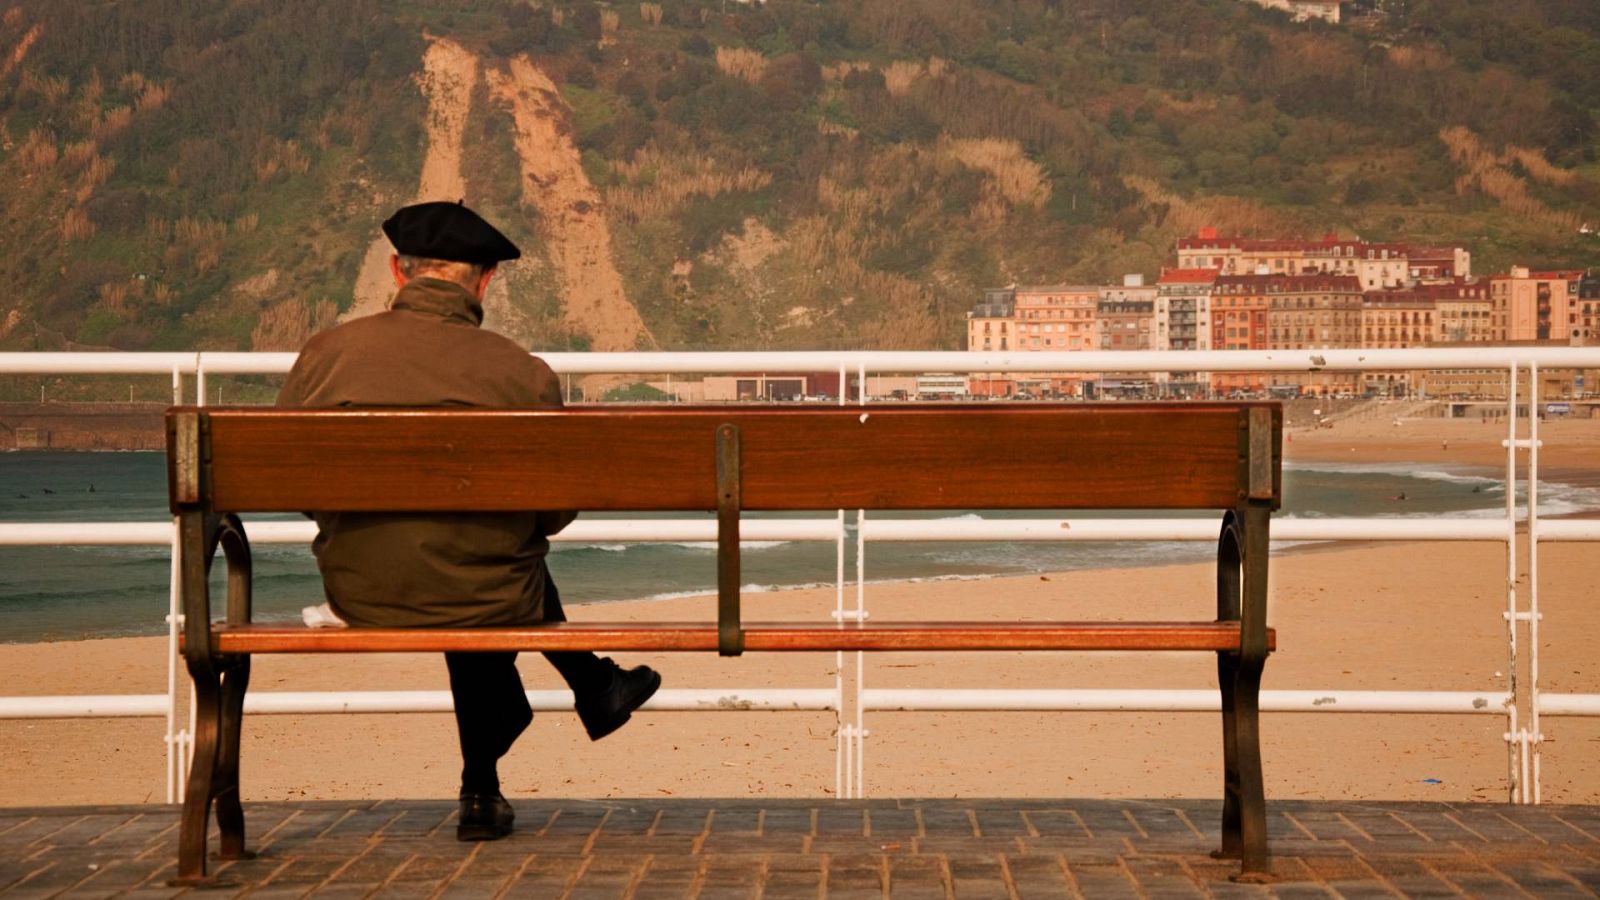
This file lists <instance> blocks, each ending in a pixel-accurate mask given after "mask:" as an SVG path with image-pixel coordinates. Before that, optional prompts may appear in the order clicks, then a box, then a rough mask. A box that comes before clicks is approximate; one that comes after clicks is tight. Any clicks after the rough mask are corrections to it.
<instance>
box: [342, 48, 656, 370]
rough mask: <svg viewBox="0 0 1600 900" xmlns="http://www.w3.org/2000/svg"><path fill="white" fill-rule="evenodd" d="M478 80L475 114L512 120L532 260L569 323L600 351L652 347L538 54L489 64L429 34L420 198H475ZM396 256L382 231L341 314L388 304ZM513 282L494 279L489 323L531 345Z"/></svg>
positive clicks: (565, 111)
mask: <svg viewBox="0 0 1600 900" xmlns="http://www.w3.org/2000/svg"><path fill="white" fill-rule="evenodd" d="M480 78H484V79H486V80H487V82H488V85H489V88H490V95H491V96H492V98H493V99H494V101H495V103H494V107H495V108H493V109H480V110H477V111H476V112H477V114H479V115H509V116H510V117H511V119H512V123H513V129H514V131H513V133H514V141H513V143H514V146H515V149H516V152H517V157H518V166H519V174H520V176H521V182H522V183H521V189H520V190H521V198H522V203H523V205H524V206H525V207H526V208H527V209H528V210H529V211H530V212H531V213H532V214H533V215H534V216H535V217H536V218H537V220H538V222H539V223H540V232H539V235H538V237H539V240H540V242H541V247H540V248H538V249H539V251H540V253H539V254H534V253H530V254H529V257H536V256H538V255H542V256H543V257H544V258H545V259H547V260H548V261H549V264H550V266H551V267H552V268H553V270H554V271H553V273H552V274H553V276H554V282H555V284H556V285H557V287H558V290H559V292H560V301H561V309H562V324H563V326H564V327H565V328H566V329H567V330H568V331H569V332H570V333H572V334H578V335H584V336H586V337H587V338H588V340H589V346H590V348H591V349H593V350H599V351H610V350H634V349H639V348H641V347H653V346H654V345H655V342H654V340H653V339H652V338H651V336H650V333H649V330H648V329H646V328H645V325H644V321H643V320H642V319H641V318H640V316H639V312H638V310H637V309H635V308H634V306H633V304H632V303H631V302H629V300H628V298H627V295H626V293H625V291H624V289H623V285H622V276H621V275H620V274H619V273H618V271H617V268H616V265H615V264H614V263H613V261H612V250H611V230H610V226H609V225H608V223H607V222H606V217H605V212H604V208H603V206H602V203H601V199H600V194H599V192H598V191H597V190H596V189H595V187H594V185H593V184H591V183H590V182H589V178H588V176H587V175H586V174H585V173H584V171H583V165H582V162H581V157H580V154H579V151H578V148H577V145H576V144H575V143H574V142H573V139H572V133H573V130H572V127H571V116H572V113H571V110H570V109H569V108H568V107H567V105H566V103H565V102H564V101H563V100H562V99H561V96H560V93H559V92H558V91H557V89H556V86H555V84H554V82H552V81H551V80H550V78H549V77H548V76H546V75H545V74H544V73H543V72H541V71H540V70H539V68H538V67H537V66H536V65H534V63H533V62H532V61H531V60H529V59H527V58H526V57H517V58H516V59H513V60H512V61H511V62H510V63H509V65H507V66H506V67H504V68H493V69H489V70H487V71H485V70H484V67H483V65H482V64H481V62H480V60H479V59H478V57H477V56H476V55H474V54H473V53H472V52H471V51H469V50H467V49H466V48H464V47H462V46H461V45H460V44H457V43H455V42H453V41H450V40H447V39H444V38H433V39H431V42H430V44H429V47H428V51H427V53H426V55H425V56H424V57H423V74H422V75H421V77H419V78H418V86H419V88H420V89H421V91H422V93H423V96H424V97H426V99H427V102H428V118H427V123H426V125H427V138H428V147H427V152H426V154H425V156H424V158H423V163H422V171H421V173H420V176H419V179H418V185H417V192H416V195H415V197H414V202H421V201H428V200H460V199H463V198H466V197H467V186H466V179H465V178H464V176H463V173H462V143H463V135H464V134H465V132H466V128H467V122H468V120H469V118H470V116H471V115H472V114H473V113H474V109H473V102H472V101H473V94H474V90H475V89H476V87H477V85H478V82H479V79H480ZM469 199H470V198H469ZM531 249H533V248H525V250H531ZM391 253H393V248H392V247H390V245H389V242H388V240H387V239H385V238H384V237H382V236H381V235H379V236H377V237H375V238H374V240H373V242H372V244H371V245H370V246H369V247H368V248H367V252H366V255H365V257H364V258H363V260H362V264H361V271H360V273H359V274H358V275H357V278H356V285H355V303H354V305H353V306H352V307H351V308H350V310H349V311H348V312H346V313H345V315H344V316H343V318H345V319H350V318H354V317H357V316H363V315H369V314H371V313H374V312H378V311H381V310H383V309H384V308H385V307H386V306H387V304H388V302H389V298H390V297H391V296H392V295H393V293H394V282H393V280H392V278H391V277H390V274H389V255H390V254H391ZM538 264H539V263H538V261H537V259H535V258H526V259H525V260H524V261H519V262H518V263H517V264H514V265H512V266H508V267H507V269H508V270H509V271H508V272H507V275H508V276H511V275H512V273H513V272H515V271H516V270H518V269H524V268H528V267H533V266H537V265H538ZM514 285H515V278H514V277H502V278H497V279H495V280H494V281H492V282H490V286H489V294H488V296H487V297H485V298H484V316H485V323H484V324H485V325H486V326H487V327H489V328H493V329H495V330H496V331H500V332H502V333H504V334H507V335H508V336H510V337H511V338H512V339H514V340H517V341H519V342H521V343H524V344H531V343H533V342H535V341H538V340H539V339H540V338H541V337H542V336H541V335H538V334H534V333H532V331H533V330H534V325H533V318H532V317H530V316H528V315H527V314H525V313H524V312H523V310H522V308H521V305H520V304H519V302H518V298H517V297H515V296H513V294H514V293H515V287H514Z"/></svg>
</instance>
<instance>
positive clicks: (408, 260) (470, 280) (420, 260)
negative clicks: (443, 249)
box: [399, 253, 489, 288]
mask: <svg viewBox="0 0 1600 900" xmlns="http://www.w3.org/2000/svg"><path fill="white" fill-rule="evenodd" d="M399 256H400V271H401V272H402V273H404V274H405V276H406V277H407V278H420V277H424V276H426V277H428V278H441V279H443V280H445V281H453V282H455V283H457V284H460V285H463V286H465V287H468V288H476V287H477V286H478V279H479V278H482V277H483V273H484V271H485V270H487V269H488V268H489V267H488V266H484V265H481V264H479V263H469V262H459V261H457V260H453V259H430V258H428V257H426V256H408V255H407V254H404V253H401V254H399Z"/></svg>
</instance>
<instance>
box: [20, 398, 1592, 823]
mask: <svg viewBox="0 0 1600 900" xmlns="http://www.w3.org/2000/svg"><path fill="white" fill-rule="evenodd" d="M1524 427H1526V425H1525V424H1524ZM1504 437H1505V425H1504V423H1503V422H1502V423H1499V424H1493V425H1490V424H1484V423H1481V422H1479V421H1478V420H1476V419H1473V420H1470V421H1469V420H1449V421H1446V420H1440V419H1407V420H1402V421H1401V423H1400V424H1399V425H1396V424H1394V423H1393V421H1391V420H1389V419H1387V418H1383V417H1380V416H1377V415H1372V416H1364V417H1361V418H1360V419H1352V420H1349V421H1346V422H1340V423H1337V424H1336V425H1335V426H1334V427H1332V428H1321V429H1314V430H1298V431H1294V432H1292V433H1291V436H1290V438H1289V441H1288V443H1287V444H1286V448H1285V449H1286V456H1287V457H1288V459H1289V460H1290V461H1291V462H1293V461H1302V462H1304V461H1340V462H1360V463H1383V462H1390V463H1393V462H1406V463H1429V464H1439V465H1445V466H1452V467H1473V468H1479V469H1496V470H1498V471H1501V472H1503V470H1504V465H1505V451H1504V449H1503V448H1501V446H1500V440H1501V439H1502V438H1504ZM1540 437H1541V439H1542V440H1543V441H1544V442H1545V446H1544V448H1543V450H1542V455H1541V471H1542V473H1543V476H1544V477H1545V478H1547V479H1555V480H1565V481H1569V482H1575V483H1584V484H1600V420H1572V421H1551V422H1545V423H1542V424H1541V427H1540ZM1525 569H1526V567H1525V566H1523V567H1522V570H1523V571H1525ZM1540 571H1541V579H1540V602H1541V611H1542V612H1543V615H1544V618H1543V622H1542V623H1541V634H1540V644H1541V647H1542V653H1543V656H1542V657H1541V660H1542V666H1541V673H1540V686H1541V688H1542V689H1543V690H1545V691H1553V692H1573V693H1597V692H1600V660H1597V659H1596V655H1595V654H1594V653H1593V646H1594V642H1595V636H1596V635H1600V604H1596V603H1595V602H1594V600H1595V585H1596V579H1595V576H1594V574H1593V573H1595V572H1597V571H1600V546H1596V545H1593V544H1551V545H1542V546H1541V549H1540ZM1212 583H1213V573H1212V569H1211V567H1210V565H1209V564H1206V565H1181V566H1167V567H1156V568H1143V569H1136V570H1089V571H1079V572H1072V573H1066V574H1059V575H1046V576H1026V577H1009V578H992V579H982V580H971V581H940V582H931V583H883V584H872V585H869V588H868V592H867V606H868V608H869V609H870V610H871V612H872V615H873V618H874V620H877V621H884V620H893V619H959V618H971V617H976V616H990V615H992V616H994V617H995V618H1000V619H1022V620H1028V619H1049V618H1062V619H1075V618H1083V619H1090V618H1106V619H1118V618H1125V619H1143V618H1161V617H1174V618H1184V617H1189V618H1195V619H1201V618H1207V617H1209V615H1210V614H1211V610H1212V604H1213V602H1214V601H1213V598H1212V595H1211V584H1212ZM1518 591H1519V595H1520V596H1522V597H1523V598H1524V600H1523V602H1526V595H1527V580H1526V577H1525V576H1524V577H1523V578H1522V579H1521V581H1520V583H1519V584H1518ZM1271 597H1272V599H1271V603H1272V608H1271V619H1272V624H1273V625H1274V626H1275V627H1276V628H1277V629H1278V646H1279V650H1278V652H1277V653H1276V654H1274V656H1273V658H1272V659H1271V660H1270V661H1269V662H1268V665H1267V677H1266V684H1265V687H1266V688H1267V689H1268V690H1273V689H1287V690H1314V689H1347V690H1408V689H1414V690H1452V691H1483V692H1486V693H1499V692H1503V691H1504V688H1505V676H1504V672H1505V670H1506V668H1507V648H1506V625H1505V622H1504V621H1503V618H1502V613H1503V612H1504V610H1505V605H1506V591H1505V554H1504V551H1503V548H1502V547H1501V546H1499V545H1495V544H1482V543H1428V544H1408V545H1402V544H1386V545H1356V544H1346V545H1321V546H1315V547H1310V548H1297V549H1295V550H1292V551H1290V552H1285V553H1283V554H1281V555H1279V556H1277V557H1275V559H1274V562H1273V575H1272V585H1271ZM833 600H834V594H833V590H832V589H831V588H829V589H823V590H799V591H785V592H775V593H768V594H756V595H751V596H750V597H748V598H747V599H746V615H747V616H748V617H750V618H752V619H785V618H814V619H819V620H825V619H826V617H827V614H828V611H829V610H831V609H832V607H833ZM713 610H714V600H713V599H712V598H710V597H689V598H677V599H672V600H663V601H649V602H643V601H641V602H630V603H614V604H605V605H601V606H587V607H581V608H579V609H577V610H576V611H575V614H574V617H575V618H581V619H585V620H605V619H647V620H649V619H654V620H667V619H703V618H709V617H710V616H712V615H713ZM164 647H165V639H164V638H129V639H115V640H93V641H77V642H62V643H50V644H32V645H9V646H5V647H3V648H0V683H4V684H5V685H6V689H5V692H6V693H8V694H13V695H42V694H66V693H158V692H160V691H162V690H163V689H164V687H165V683H166V669H165V662H164V659H163V652H164ZM625 661H626V662H627V663H630V664H632V663H637V662H649V663H650V664H652V665H655V666H656V667H658V668H659V669H661V670H662V672H663V673H664V675H665V678H666V684H665V686H666V687H669V688H747V689H749V688H760V687H787V688H794V687H811V688H831V687H832V685H833V681H834V658H833V655H832V654H810V655H779V654H769V655H750V656H746V657H743V658H739V659H720V658H717V657H715V656H710V655H698V654H695V655H689V654H671V655H668V654H662V655H659V656H654V657H652V656H646V655H638V656H634V655H630V656H629V657H628V658H627V659H626V660H625ZM522 670H523V673H524V677H525V680H526V681H527V683H528V687H529V688H545V689H553V688H556V687H557V686H558V682H557V680H556V678H555V676H554V672H553V671H552V670H551V669H550V667H549V666H548V665H546V664H545V663H544V662H543V661H542V660H540V659H539V658H537V657H536V656H532V657H530V656H524V657H523V662H522ZM1214 680H1215V676H1214V662H1213V660H1212V659H1211V658H1209V657H1207V656H1205V655H1201V654H1171V655H1167V654H1128V655H1124V654H1056V653H1052V654H1032V655H1025V654H1015V653H977V654H879V655H876V656H869V658H868V660H867V668H866V674H865V682H866V684H867V685H869V686H871V687H907V688H910V687H920V688H939V687H950V688H954V687H1030V686H1037V687H1054V688H1093V687H1105V688H1141V687H1146V688H1156V687H1169V688H1199V687H1207V686H1210V685H1212V684H1213V683H1214ZM251 686H252V690H253V691H261V690H267V691H271V690H335V689H383V690H399V689H407V688H416V689H430V690H443V689H445V687H446V680H445V673H444V666H443V662H442V660H440V659H439V658H438V657H436V656H418V657H401V656H386V657H376V656H372V657H352V656H339V657H328V658H318V657H258V658H257V660H256V664H255V669H254V675H253V677H252V682H251ZM1505 725H1506V720H1505V718H1504V717H1503V716H1496V715H1457V716H1440V715H1405V716H1400V715H1387V716H1385V715H1366V714H1329V713H1318V714H1306V713H1268V714H1266V716H1265V718H1264V722H1263V736H1264V737H1263V741H1264V752H1265V757H1266V759H1265V763H1266V773H1267V791H1268V796H1269V798H1270V797H1279V798H1291V797H1293V798H1310V799H1317V798H1326V799H1386V800H1504V799H1505V798H1506V751H1505V744H1504V742H1503V741H1502V739H1501V734H1502V732H1503V731H1504V730H1505ZM834 727H835V720H834V716H833V714H832V713H831V712H765V711H729V712H718V713H683V712H644V713H640V714H638V715H637V716H636V718H635V721H634V722H633V723H631V724H630V725H629V726H627V727H626V728H624V729H623V730H622V731H621V732H619V733H617V734H616V735H614V736H612V737H610V738H607V739H606V740H605V741H603V742H601V743H598V744H591V743H590V742H589V741H588V740H587V738H586V737H585V736H584V735H583V733H582V730H581V729H580V728H579V727H578V725H577V720H576V717H575V716H573V715H571V714H570V713H549V714H541V715H539V716H538V717H537V718H536V720H535V722H534V725H533V727H532V728H531V729H530V730H529V732H528V733H527V734H526V735H525V736H524V737H523V738H522V740H521V742H520V743H519V745H518V746H517V747H516V749H515V750H514V751H513V752H512V754H511V755H510V756H509V757H508V758H507V759H506V761H505V762H504V763H503V764H502V778H503V781H504V785H505V789H506V793H507V794H508V796H511V797H513V798H515V797H518V796H522V797H528V796H560V797H597V798H599V797H630V796H631V797H643V796H708V797H710V796H722V797H730V796H731V797H737V796H748V795H767V796H793V797H808V796H810V797H825V796H831V795H832V791H833V786H834V743H835V739H834ZM867 727H868V728H869V729H870V731H871V734H870V737H869V738H868V739H867V745H866V787H867V792H868V795H869V796H879V797H884V796H907V797H948V796H969V797H970V796H997V797H1015V796H1025V795H1035V796H1062V797H1100V796H1109V797H1167V796H1173V797H1216V796H1220V792H1221V784H1220V782H1221V765H1220V725H1219V723H1218V720H1217V716H1216V715H1214V714H1206V713H1171V714H1142V713H1032V712H996V713H967V712H960V713H926V712H906V713H885V712H874V713H868V715H867ZM162 728H163V723H162V722H161V721H160V720H158V719H109V720H97V721H70V720H63V721H57V720H21V721H17V720H12V721H0V745H3V746H5V747H6V748H7V749H8V751H9V752H7V753H6V754H4V755H3V756H0V804H4V805H12V806H20V805H35V804H52V805H57V804H73V803H128V802H134V803H137V802H161V800H162V799H163V796H164V782H163V763H162V749H163V748H162ZM245 731H246V733H245V753H244V774H243V790H244V796H245V797H246V799H247V800H249V799H258V800H277V799H313V798H351V797H448V796H453V794H454V791H455V789H456V783H457V782H456V778H457V770H456V767H457V766H458V757H457V755H456V750H455V735H454V729H453V723H452V720H451V718H450V716H449V715H448V714H385V715H352V716H267V715H256V716H252V717H249V718H247V719H246V726H245ZM1543 731H1544V734H1545V737H1546V742H1545V744H1544V746H1543V798H1544V800H1545V801H1546V802H1565V803H1591V804H1592V803H1600V720H1595V719H1587V720H1586V719H1580V718H1547V719H1546V720H1545V721H1544V723H1543Z"/></svg>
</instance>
